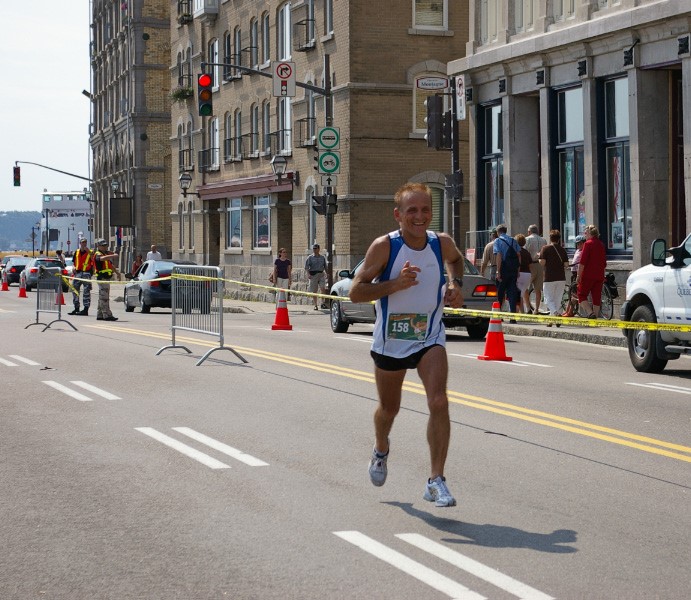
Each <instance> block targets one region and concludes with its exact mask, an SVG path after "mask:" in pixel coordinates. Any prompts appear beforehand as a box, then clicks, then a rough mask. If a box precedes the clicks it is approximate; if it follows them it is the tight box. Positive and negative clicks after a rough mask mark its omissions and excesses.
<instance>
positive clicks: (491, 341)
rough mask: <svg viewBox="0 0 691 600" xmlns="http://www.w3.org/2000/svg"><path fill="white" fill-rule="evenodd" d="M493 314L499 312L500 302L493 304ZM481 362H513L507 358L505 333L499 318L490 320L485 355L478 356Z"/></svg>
mask: <svg viewBox="0 0 691 600" xmlns="http://www.w3.org/2000/svg"><path fill="white" fill-rule="evenodd" d="M492 312H499V302H495V303H494V304H492ZM478 358H479V359H480V360H507V361H508V360H513V358H511V357H510V356H506V348H505V346H504V333H503V332H502V330H501V319H500V318H499V317H496V318H494V317H493V318H491V319H490V320H489V329H488V330H487V338H486V339H485V353H484V354H483V355H482V356H478Z"/></svg>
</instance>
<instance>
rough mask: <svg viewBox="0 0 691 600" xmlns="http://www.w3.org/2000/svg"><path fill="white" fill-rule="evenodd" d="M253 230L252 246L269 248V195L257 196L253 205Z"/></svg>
mask: <svg viewBox="0 0 691 600" xmlns="http://www.w3.org/2000/svg"><path fill="white" fill-rule="evenodd" d="M252 212H253V213H254V215H253V220H254V232H253V236H252V237H253V239H252V245H253V246H254V248H269V247H270V246H271V244H270V240H271V209H270V208H269V196H258V197H255V199H254V206H253V211H252Z"/></svg>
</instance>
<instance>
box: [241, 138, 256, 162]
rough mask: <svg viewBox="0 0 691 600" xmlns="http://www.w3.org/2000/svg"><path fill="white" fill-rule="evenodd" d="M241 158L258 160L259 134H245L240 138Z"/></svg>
mask: <svg viewBox="0 0 691 600" xmlns="http://www.w3.org/2000/svg"><path fill="white" fill-rule="evenodd" d="M241 146H242V148H241V149H242V158H243V159H247V158H259V134H258V133H246V134H245V135H243V136H242V138H241Z"/></svg>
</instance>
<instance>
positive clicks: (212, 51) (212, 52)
mask: <svg viewBox="0 0 691 600" xmlns="http://www.w3.org/2000/svg"><path fill="white" fill-rule="evenodd" d="M208 49H209V52H208V58H207V62H210V63H216V64H215V65H213V66H212V67H210V69H209V70H208V72H209V73H211V75H212V76H213V78H214V89H218V84H219V73H220V71H219V68H218V63H219V60H218V40H212V41H210V42H209V48H208Z"/></svg>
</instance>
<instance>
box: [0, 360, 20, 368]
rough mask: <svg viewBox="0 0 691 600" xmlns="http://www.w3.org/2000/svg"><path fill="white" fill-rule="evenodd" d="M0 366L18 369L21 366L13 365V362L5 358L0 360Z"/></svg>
mask: <svg viewBox="0 0 691 600" xmlns="http://www.w3.org/2000/svg"><path fill="white" fill-rule="evenodd" d="M0 365H5V366H6V367H18V366H19V365H18V364H17V363H13V362H12V361H11V360H6V359H4V358H0Z"/></svg>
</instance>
